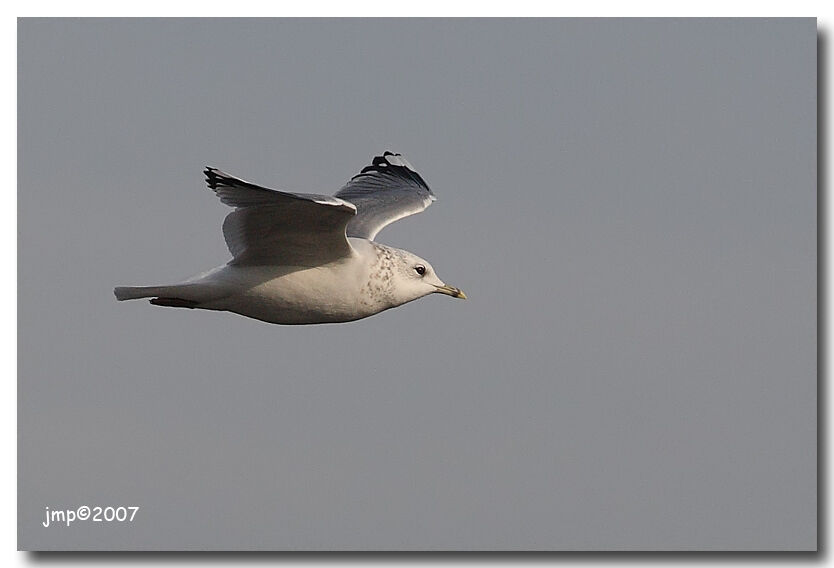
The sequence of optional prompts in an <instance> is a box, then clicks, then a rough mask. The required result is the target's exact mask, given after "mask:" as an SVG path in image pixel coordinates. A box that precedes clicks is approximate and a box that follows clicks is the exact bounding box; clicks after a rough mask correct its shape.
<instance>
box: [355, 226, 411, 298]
mask: <svg viewBox="0 0 834 568" xmlns="http://www.w3.org/2000/svg"><path fill="white" fill-rule="evenodd" d="M370 244H371V245H372V246H373V249H374V252H375V253H376V258H375V259H374V261H373V263H372V264H371V267H370V270H369V273H368V281H367V282H366V283H365V285H364V286H362V293H361V298H362V303H363V304H364V305H366V306H369V307H379V306H385V307H391V306H394V305H396V301H395V299H394V271H395V270H397V266H396V265H397V261H398V260H400V259H402V258H403V257H404V255H403V253H402V252H400V251H399V250H397V249H394V248H391V247H387V246H385V245H381V244H378V243H375V242H371V243H370Z"/></svg>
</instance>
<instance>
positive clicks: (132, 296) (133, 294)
mask: <svg viewBox="0 0 834 568" xmlns="http://www.w3.org/2000/svg"><path fill="white" fill-rule="evenodd" d="M175 288H178V286H116V288H115V289H114V290H113V293H114V294H116V299H117V300H118V301H120V302H121V301H123V300H138V299H139V298H153V297H155V296H165V295H168V294H170V293H171V292H172V291H173V289H175Z"/></svg>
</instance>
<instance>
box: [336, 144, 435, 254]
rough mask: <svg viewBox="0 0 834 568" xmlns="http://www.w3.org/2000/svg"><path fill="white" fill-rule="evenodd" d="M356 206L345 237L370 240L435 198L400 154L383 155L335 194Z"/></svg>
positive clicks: (426, 205) (417, 211)
mask: <svg viewBox="0 0 834 568" xmlns="http://www.w3.org/2000/svg"><path fill="white" fill-rule="evenodd" d="M336 197H337V198H340V199H344V200H345V201H349V202H350V203H353V204H354V205H355V206H356V209H357V213H356V217H354V218H353V219H351V220H350V222H349V223H348V226H347V234H348V236H351V237H362V238H365V239H371V240H373V238H374V237H375V236H376V234H377V233H378V232H379V231H380V230H381V229H382V228H383V227H385V226H386V225H389V224H390V223H393V222H394V221H396V220H397V219H402V218H403V217H408V216H409V215H414V214H415V213H419V212H421V211H423V210H424V209H425V208H426V207H428V206H429V205H431V202H432V201H434V200H435V199H436V198H435V196H434V194H433V193H432V192H431V189H429V186H428V185H427V184H426V182H425V181H423V178H422V177H420V174H418V173H417V172H416V171H415V170H414V168H413V167H412V165H411V164H409V163H408V162H407V161H406V159H405V158H403V157H402V156H401V155H400V154H393V153H391V152H385V153H384V154H383V155H382V156H376V157H375V158H374V159H373V162H372V163H371V165H370V166H366V167H365V168H363V169H362V171H361V172H360V173H358V174H356V175H355V176H353V178H351V180H350V181H349V182H347V184H345V186H344V187H343V188H342V189H340V190H339V191H338V192H337V193H336Z"/></svg>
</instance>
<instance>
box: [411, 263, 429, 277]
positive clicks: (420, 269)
mask: <svg viewBox="0 0 834 568" xmlns="http://www.w3.org/2000/svg"><path fill="white" fill-rule="evenodd" d="M414 272H416V273H417V274H419V275H420V276H424V275H425V274H426V267H425V266H423V265H422V264H418V265H417V266H415V267H414Z"/></svg>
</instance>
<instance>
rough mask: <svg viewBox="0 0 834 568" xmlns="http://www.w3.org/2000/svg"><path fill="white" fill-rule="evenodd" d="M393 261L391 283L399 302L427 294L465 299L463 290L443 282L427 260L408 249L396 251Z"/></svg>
mask: <svg viewBox="0 0 834 568" xmlns="http://www.w3.org/2000/svg"><path fill="white" fill-rule="evenodd" d="M398 252H399V253H400V254H398V255H397V256H396V260H395V262H394V263H393V264H394V266H393V271H392V275H391V276H392V277H391V285H392V289H393V290H392V291H393V294H394V297H395V298H396V299H397V300H398V301H399V302H400V303H405V302H410V301H412V300H416V299H417V298H422V297H423V296H428V295H429V294H445V295H447V296H451V297H453V298H460V299H462V300H465V299H466V294H464V293H463V290H460V289H459V288H455V287H454V286H449V285H448V284H446V283H444V282H443V281H442V280H441V279H440V278H438V276H437V274H436V273H435V271H434V268H432V265H431V264H429V263H428V261H426V260H424V259H422V258H420V257H419V256H417V255H416V254H412V253H410V252H408V251H398Z"/></svg>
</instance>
